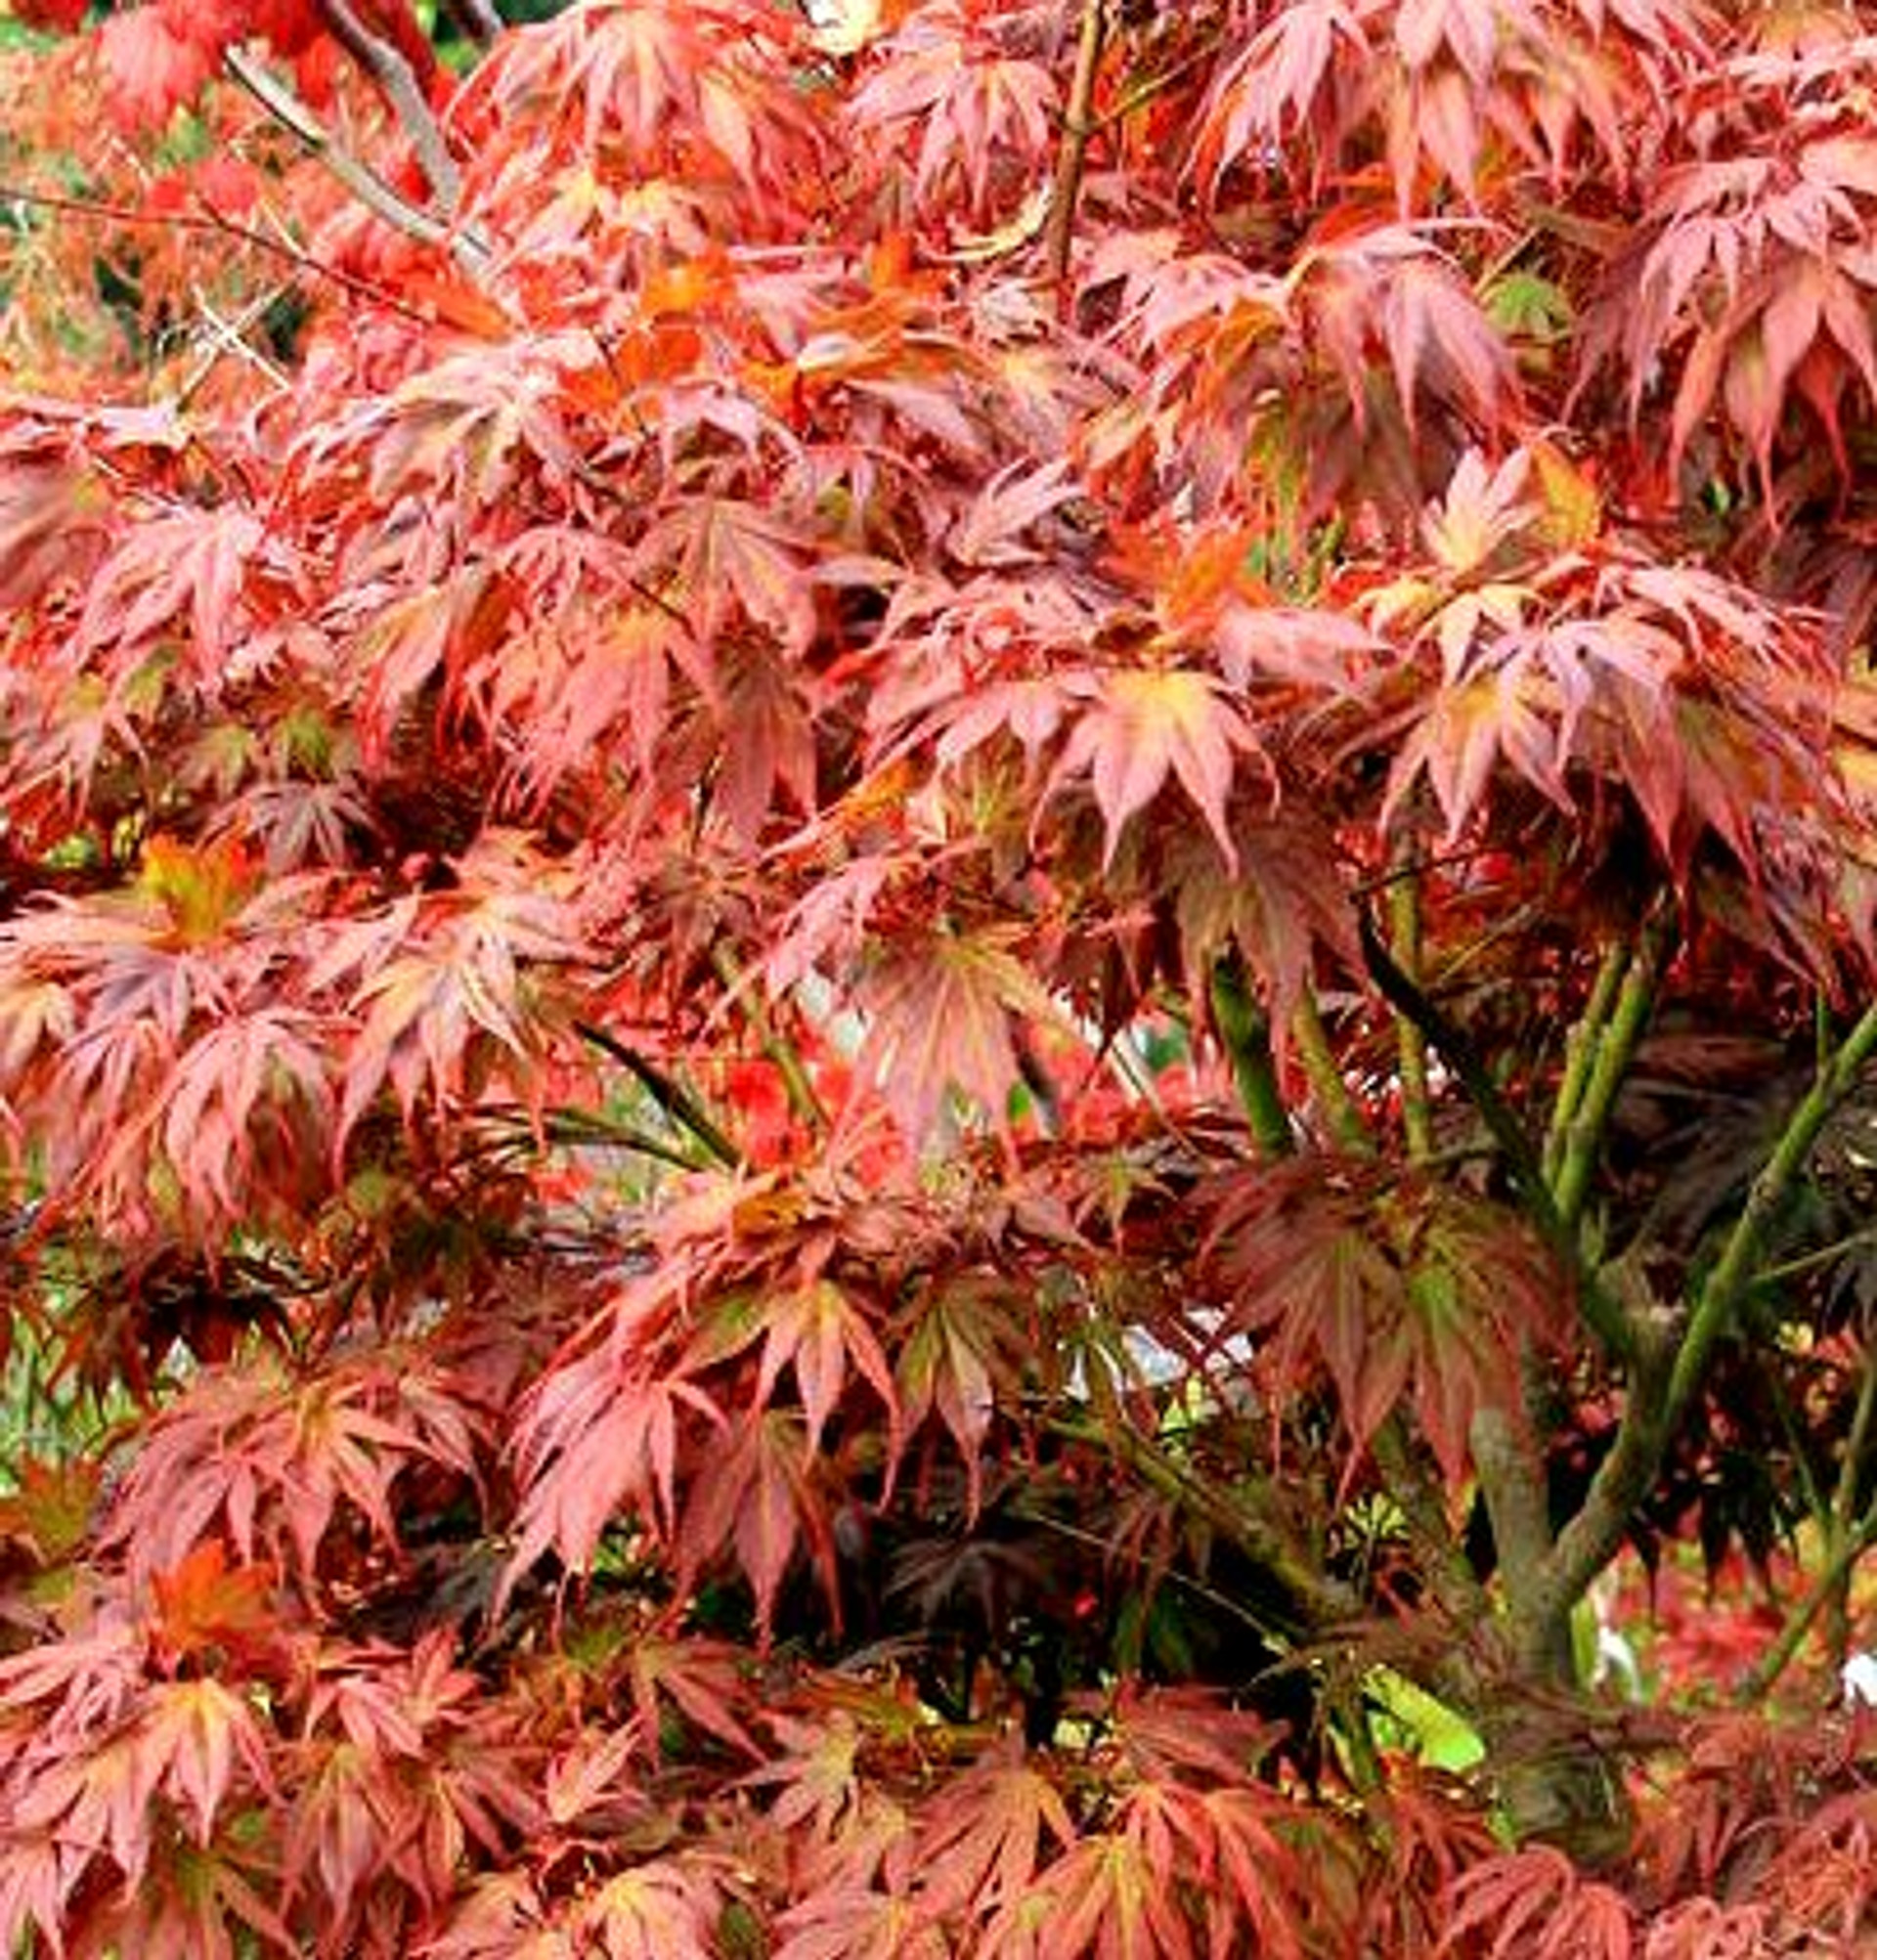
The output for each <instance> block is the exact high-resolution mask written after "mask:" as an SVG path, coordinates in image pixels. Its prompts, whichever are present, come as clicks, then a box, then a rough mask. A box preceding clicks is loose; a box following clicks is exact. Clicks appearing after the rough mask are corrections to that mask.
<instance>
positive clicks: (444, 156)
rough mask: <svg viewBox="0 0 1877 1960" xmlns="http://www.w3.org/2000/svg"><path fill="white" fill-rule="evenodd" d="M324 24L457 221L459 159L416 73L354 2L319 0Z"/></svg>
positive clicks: (444, 205)
mask: <svg viewBox="0 0 1877 1960" xmlns="http://www.w3.org/2000/svg"><path fill="white" fill-rule="evenodd" d="M316 4H317V8H318V12H319V16H320V19H321V20H322V21H324V22H326V24H327V28H328V29H329V31H330V32H331V35H332V38H333V39H334V40H335V41H337V42H338V44H339V46H340V47H342V48H343V49H344V50H345V52H346V53H347V54H348V55H350V56H351V57H352V59H353V60H354V61H355V62H357V63H358V65H360V67H362V68H363V69H364V70H365V71H366V73H367V74H369V75H370V76H371V79H372V80H373V81H374V82H375V83H376V84H377V86H378V89H379V92H380V93H381V94H382V95H383V97H384V99H385V101H386V102H388V103H389V104H390V105H391V107H392V109H394V110H395V111H396V112H397V117H398V120H399V121H400V122H401V123H402V124H403V125H404V130H405V134H406V135H407V136H409V137H410V139H411V145H412V148H413V149H414V150H415V151H416V152H417V162H418V165H419V166H420V167H421V169H422V171H423V174H424V178H425V180H426V181H427V182H428V184H429V186H430V193H431V196H433V197H434V198H435V199H436V201H437V202H438V203H439V204H440V205H441V206H442V207H443V209H444V211H445V213H446V214H448V215H452V216H454V214H455V212H456V208H457V206H458V204H459V203H460V202H461V201H462V179H461V177H460V175H459V174H458V170H457V165H456V159H455V158H454V157H453V156H452V155H451V154H450V148H449V145H448V144H446V143H445V142H444V140H443V131H442V129H441V128H439V127H438V124H437V119H436V117H435V116H434V115H432V114H431V112H430V105H429V104H428V103H427V102H426V101H425V100H424V98H423V89H422V87H421V86H420V85H419V83H418V81H417V75H416V70H415V68H413V67H412V65H411V64H410V63H409V62H408V61H407V60H406V59H405V58H404V56H403V54H401V53H400V52H399V50H398V49H397V48H395V47H393V46H392V44H391V43H390V42H389V41H387V40H386V39H385V38H384V36H383V35H382V34H374V33H373V32H372V31H371V28H370V27H368V26H367V25H366V24H365V22H363V21H361V20H360V19H359V17H358V15H357V14H355V13H354V12H353V11H352V8H351V5H350V4H349V0H316Z"/></svg>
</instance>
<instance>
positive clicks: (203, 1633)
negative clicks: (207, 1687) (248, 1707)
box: [150, 1539, 280, 1662]
mask: <svg viewBox="0 0 1877 1960" xmlns="http://www.w3.org/2000/svg"><path fill="white" fill-rule="evenodd" d="M150 1584H151V1592H152V1596H153V1601H154V1608H155V1610H154V1613H153V1621H154V1631H155V1637H156V1640H157V1642H158V1644H159V1646H160V1647H161V1649H162V1650H163V1651H164V1652H165V1653H166V1654H168V1655H169V1656H170V1657H171V1659H172V1661H173V1662H176V1661H189V1660H192V1659H194V1658H196V1656H198V1655H200V1654H203V1653H206V1652H210V1651H213V1650H215V1649H218V1648H225V1649H229V1650H231V1651H235V1652H243V1651H252V1650H254V1649H255V1648H256V1647H259V1646H265V1645H266V1644H267V1643H268V1642H269V1641H270V1640H271V1639H272V1638H273V1636H274V1635H275V1634H276V1633H277V1632H278V1630H279V1626H280V1621H279V1617H278V1615H277V1613H276V1611H275V1608H274V1604H273V1593H274V1576H273V1574H272V1573H270V1572H269V1571H268V1570H267V1568H266V1567H265V1566H259V1565H237V1566H233V1567H231V1566H230V1565H229V1563H228V1554H227V1551H226V1550H225V1548H224V1547H223V1546H222V1544H221V1542H220V1541H219V1540H218V1539H204V1540H203V1541H202V1543H201V1544H199V1545H198V1546H196V1548H195V1549H194V1550H193V1551H191V1552H190V1553H189V1554H188V1555H187V1556H186V1557H185V1558H184V1559H183V1561H182V1563H181V1564H180V1565H178V1566H175V1567H174V1568H173V1569H171V1570H170V1571H168V1572H153V1573H152V1574H151V1581H150Z"/></svg>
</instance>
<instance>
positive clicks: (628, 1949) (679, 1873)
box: [578, 1858, 723, 1960]
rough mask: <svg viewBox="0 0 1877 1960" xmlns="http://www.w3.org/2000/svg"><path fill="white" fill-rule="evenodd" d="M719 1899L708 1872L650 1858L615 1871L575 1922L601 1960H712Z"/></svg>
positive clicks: (717, 1948)
mask: <svg viewBox="0 0 1877 1960" xmlns="http://www.w3.org/2000/svg"><path fill="white" fill-rule="evenodd" d="M722 1903H723V1901H722V1894H721V1892H720V1889H719V1887H718V1885H717V1884H716V1883H715V1881H714V1879H713V1877H712V1875H711V1873H710V1872H709V1871H708V1870H703V1869H699V1868H698V1867H697V1866H695V1865H693V1864H687V1863H684V1862H682V1861H680V1860H678V1859H677V1858H655V1859H651V1860H649V1861H648V1862H646V1863H644V1864H639V1865H633V1866H631V1867H629V1868H628V1869H627V1870H625V1871H622V1872H615V1873H614V1874H613V1876H612V1877H611V1878H609V1879H607V1880H606V1881H605V1883H604V1884H603V1885H601V1886H599V1887H598V1888H597V1889H596V1890H595V1891H594V1893H593V1894H592V1895H591V1897H590V1898H589V1899H587V1900H586V1901H585V1902H584V1904H583V1906H582V1908H581V1912H580V1915H579V1921H578V1923H579V1926H580V1928H581V1930H582V1932H584V1933H585V1935H586V1936H587V1938H589V1939H591V1940H593V1941H595V1942H596V1945H597V1950H598V1951H599V1952H601V1953H603V1954H605V1955H606V1960H715V1956H716V1955H717V1954H718V1953H720V1951H721V1950H722V1949H721V1948H720V1946H719V1944H718V1941H717V1937H716V1934H717V1922H718V1919H719V1917H720V1913H721V1911H722Z"/></svg>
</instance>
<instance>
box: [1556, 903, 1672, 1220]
mask: <svg viewBox="0 0 1877 1960" xmlns="http://www.w3.org/2000/svg"><path fill="white" fill-rule="evenodd" d="M1674 937H1675V933H1674V926H1673V923H1672V921H1671V919H1670V917H1669V914H1668V913H1667V912H1666V911H1662V912H1658V913H1657V914H1656V915H1655V916H1654V917H1653V918H1652V919H1650V920H1649V922H1648V923H1647V924H1646V925H1645V926H1644V927H1643V928H1642V932H1641V935H1640V941H1639V943H1638V944H1637V948H1636V951H1635V954H1634V956H1631V955H1629V954H1627V953H1626V954H1625V956H1624V958H1623V960H1622V963H1621V964H1622V982H1621V985H1620V987H1619V988H1618V989H1617V993H1616V1001H1615V1005H1614V1007H1613V1008H1611V1009H1610V1010H1608V1015H1607V1019H1606V1020H1604V1021H1603V1022H1602V1023H1601V1024H1593V1032H1592V1033H1591V1036H1590V1038H1589V1039H1588V1040H1587V1041H1586V1042H1585V1043H1583V1044H1582V1049H1583V1053H1584V1054H1585V1055H1586V1056H1587V1057H1588V1061H1589V1067H1588V1068H1587V1069H1586V1070H1585V1071H1584V1073H1585V1080H1584V1082H1583V1084H1582V1087H1581V1088H1580V1090H1579V1091H1578V1093H1577V1095H1576V1096H1575V1098H1574V1099H1573V1106H1572V1107H1571V1109H1570V1110H1569V1111H1568V1112H1567V1113H1566V1114H1565V1117H1564V1121H1563V1124H1562V1128H1561V1131H1560V1130H1559V1128H1558V1124H1557V1120H1556V1117H1555V1115H1554V1116H1553V1118H1552V1128H1553V1132H1554V1134H1556V1135H1557V1137H1558V1143H1559V1150H1558V1155H1557V1166H1556V1173H1555V1178H1554V1182H1553V1185H1552V1193H1553V1198H1554V1201H1555V1203H1556V1205H1557V1216H1558V1223H1559V1224H1560V1225H1561V1226H1562V1227H1563V1228H1564V1230H1565V1231H1567V1232H1572V1233H1575V1232H1576V1230H1577V1228H1578V1225H1579V1224H1580V1223H1581V1222H1582V1220H1583V1217H1584V1206H1585V1204H1586V1202H1587V1201H1588V1199H1589V1197H1590V1190H1591V1179H1592V1178H1593V1176H1594V1175H1595V1173H1596V1165H1597V1159H1598V1157H1599V1155H1600V1154H1601V1153H1602V1148H1603V1133H1604V1130H1605V1129H1606V1128H1607V1127H1608V1124H1609V1119H1610V1111H1612V1110H1613V1109H1614V1108H1615V1106H1616V1099H1617V1096H1618V1094H1619V1093H1620V1092H1621V1090H1622V1087H1623V1083H1624V1080H1625V1078H1626V1077H1627V1076H1628V1074H1629V1072H1630V1064H1631V1063H1632V1062H1634V1061H1635V1060H1636V1051H1637V1048H1638V1047H1639V1046H1640V1045H1641V1041H1642V1035H1643V1031H1644V1029H1645V1028H1646V1027H1647V1026H1648V1024H1649V1015H1650V1013H1651V1011H1652V1010H1653V1008H1654V1006H1655V993H1656V987H1657V985H1658V983H1659V981H1660V980H1661V977H1662V969H1663V967H1664V966H1665V964H1666V963H1667V961H1668V957H1669V951H1670V948H1671V947H1672V945H1673V944H1674ZM1614 971H1616V968H1615V966H1614V965H1613V964H1612V963H1611V962H1609V961H1608V959H1607V957H1606V960H1605V965H1604V970H1603V971H1602V972H1599V974H1598V975H1597V984H1598V986H1599V987H1601V985H1602V983H1603V980H1604V978H1605V975H1606V974H1608V973H1613V972H1614ZM1592 1000H1593V1006H1594V1004H1595V993H1594V991H1593V996H1592ZM1567 1072H1568V1071H1567ZM1561 1101H1562V1096H1561V1094H1560V1102H1561ZM1547 1145H1548V1149H1549V1146H1550V1139H1548V1140H1547Z"/></svg>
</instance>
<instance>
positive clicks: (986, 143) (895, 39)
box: [848, 0, 1060, 225]
mask: <svg viewBox="0 0 1877 1960" xmlns="http://www.w3.org/2000/svg"><path fill="white" fill-rule="evenodd" d="M869 53H870V56H871V62H870V72H869V73H868V75H867V77H866V79H865V80H864V81H863V82H862V83H861V85H860V87H859V88H858V89H857V90H856V91H855V92H854V94H853V95H852V97H851V101H850V104H849V110H848V113H849V117H850V120H851V127H852V129H853V133H854V136H855V138H856V139H857V140H858V141H859V142H860V143H861V144H862V145H870V144H875V143H879V142H881V141H883V140H884V141H885V142H886V143H887V144H888V145H891V143H892V141H893V139H894V138H895V135H897V134H898V133H899V132H900V131H901V130H903V129H905V128H906V127H907V126H908V125H910V126H911V127H913V128H916V129H917V130H918V132H919V144H918V151H917V154H916V157H915V159H914V162H913V167H912V191H913V196H914V197H915V198H916V199H918V200H920V201H921V202H924V203H929V204H937V203H939V201H940V199H941V198H942V197H944V196H946V195H947V194H949V193H951V192H952V191H954V190H962V192H963V197H962V209H963V210H964V212H965V213H966V214H967V215H968V216H969V217H970V218H971V219H973V220H974V221H975V222H977V223H978V224H980V225H982V224H985V223H988V222H989V220H990V219H991V217H992V216H993V215H994V212H995V209H996V201H997V195H998V193H999V191H1000V190H1001V188H1002V183H1001V177H1002V173H999V174H1000V182H999V183H998V184H993V182H992V168H993V162H994V160H995V159H998V158H1000V157H1010V158H1016V159H1027V161H1028V163H1029V164H1030V165H1031V166H1032V169H1026V170H1024V171H1022V172H1021V173H1016V172H1013V173H1012V174H1013V175H1019V174H1021V181H1023V182H1024V183H1025V184H1028V183H1029V182H1032V181H1034V180H1033V166H1034V165H1035V164H1037V163H1039V162H1040V161H1041V159H1042V158H1044V157H1045V156H1047V155H1048V153H1049V150H1050V145H1051V141H1052V128H1053V124H1054V121H1055V118H1056V116H1057V114H1058V113H1059V102H1060V89H1059V84H1058V81H1057V77H1056V75H1055V74H1054V73H1053V72H1052V71H1051V69H1050V68H1049V67H1048V66H1047V65H1044V64H1043V63H1041V62H1035V61H1030V60H1027V59H1026V58H1024V57H1022V56H1017V55H1012V54H1009V53H1006V52H1005V51H1004V50H1003V49H1002V48H1001V47H1000V46H999V45H998V42H997V39H996V35H995V28H994V23H993V22H992V21H991V19H990V18H989V17H985V16H982V14H981V13H980V12H979V11H978V10H976V9H973V8H970V7H967V6H965V5H962V4H959V0H928V4H927V5H924V6H921V7H919V8H917V9H916V10H915V11H914V12H912V13H911V14H910V15H909V16H908V18H907V19H906V21H905V22H904V23H903V24H902V25H901V26H900V27H899V28H898V29H897V30H896V31H895V33H893V34H890V35H887V36H885V37H884V38H882V39H879V40H876V41H875V42H874V44H873V46H872V48H871V49H870V51H869Z"/></svg>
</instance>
